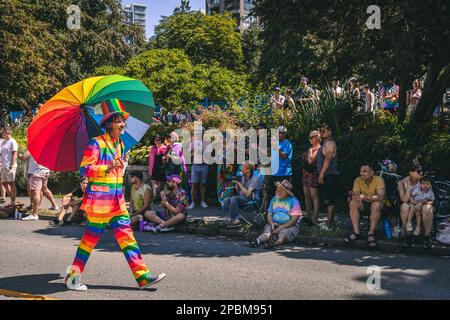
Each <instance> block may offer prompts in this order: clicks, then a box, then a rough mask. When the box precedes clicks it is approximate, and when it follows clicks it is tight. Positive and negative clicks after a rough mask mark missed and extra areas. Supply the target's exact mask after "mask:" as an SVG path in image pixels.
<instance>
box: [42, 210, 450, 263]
mask: <svg viewBox="0 0 450 320" xmlns="http://www.w3.org/2000/svg"><path fill="white" fill-rule="evenodd" d="M55 217H57V214H56V215H52V214H48V213H46V214H45V213H44V214H39V219H41V220H52V219H54V218H55ZM206 225H207V226H210V227H206V226H205V225H200V226H198V227H192V229H191V228H190V227H189V224H188V225H186V224H184V225H182V226H178V227H176V228H175V232H177V233H187V234H193V235H205V236H213V237H217V236H224V237H229V238H241V239H242V238H243V239H245V238H246V237H247V232H245V231H241V230H230V229H224V228H220V227H219V226H217V225H214V224H206ZM294 243H298V244H303V245H308V246H319V247H335V248H355V249H360V250H361V249H362V250H370V251H377V252H389V253H402V254H419V255H426V256H450V247H445V246H442V245H435V246H434V247H433V249H430V250H427V249H424V248H422V246H420V247H419V246H417V247H416V248H409V249H405V248H403V246H402V244H401V243H399V242H394V241H385V240H378V241H377V248H376V249H369V248H368V247H367V242H366V241H364V240H357V241H355V242H354V243H352V244H350V245H349V244H347V243H345V241H344V239H343V238H330V237H322V236H305V235H298V236H297V238H296V239H295V240H294Z"/></svg>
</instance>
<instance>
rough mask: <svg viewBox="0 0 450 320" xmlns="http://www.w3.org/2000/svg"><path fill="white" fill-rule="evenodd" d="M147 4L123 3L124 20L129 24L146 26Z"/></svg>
mask: <svg viewBox="0 0 450 320" xmlns="http://www.w3.org/2000/svg"><path fill="white" fill-rule="evenodd" d="M146 9H147V6H146V5H145V4H136V3H132V4H129V5H125V6H124V7H123V10H124V11H125V13H126V18H125V22H126V23H130V24H138V25H140V26H142V27H143V28H144V32H145V26H146V16H145V11H146Z"/></svg>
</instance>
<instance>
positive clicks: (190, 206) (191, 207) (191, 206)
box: [188, 201, 195, 210]
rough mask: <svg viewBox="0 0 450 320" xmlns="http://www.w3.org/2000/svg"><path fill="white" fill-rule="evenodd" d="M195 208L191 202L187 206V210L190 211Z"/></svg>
mask: <svg viewBox="0 0 450 320" xmlns="http://www.w3.org/2000/svg"><path fill="white" fill-rule="evenodd" d="M194 208H195V203H194V201H192V203H191V204H190V205H189V207H188V210H192V209H194Z"/></svg>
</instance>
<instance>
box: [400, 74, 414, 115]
mask: <svg viewBox="0 0 450 320" xmlns="http://www.w3.org/2000/svg"><path fill="white" fill-rule="evenodd" d="M410 82H411V81H410V79H409V78H408V77H402V78H400V80H399V84H398V85H399V87H400V88H399V93H398V99H399V109H398V123H403V121H405V116H406V107H407V105H406V91H407V90H408V83H410Z"/></svg>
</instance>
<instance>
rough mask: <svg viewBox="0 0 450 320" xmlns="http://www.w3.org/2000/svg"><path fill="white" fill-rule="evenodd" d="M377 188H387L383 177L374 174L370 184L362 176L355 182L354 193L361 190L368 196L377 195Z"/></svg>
mask: <svg viewBox="0 0 450 320" xmlns="http://www.w3.org/2000/svg"><path fill="white" fill-rule="evenodd" d="M377 189H386V187H385V185H384V180H383V178H381V177H379V176H373V179H372V182H371V183H370V184H366V183H365V182H364V180H363V179H362V178H361V177H358V178H356V179H355V182H354V183H353V193H356V192H359V193H360V194H362V195H364V196H366V197H373V196H376V195H377Z"/></svg>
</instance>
